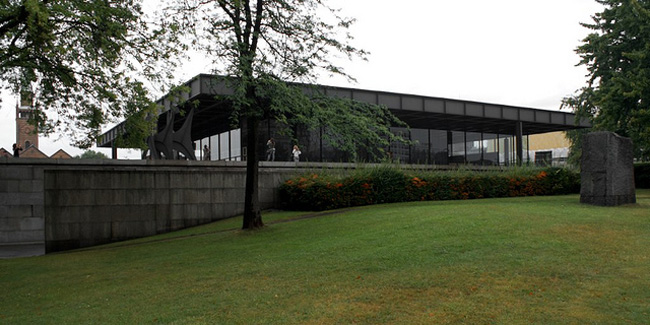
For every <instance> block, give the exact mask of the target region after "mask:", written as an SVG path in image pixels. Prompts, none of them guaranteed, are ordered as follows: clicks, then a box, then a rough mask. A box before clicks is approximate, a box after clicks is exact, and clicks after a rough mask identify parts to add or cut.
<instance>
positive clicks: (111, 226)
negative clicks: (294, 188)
mask: <svg viewBox="0 0 650 325" xmlns="http://www.w3.org/2000/svg"><path fill="white" fill-rule="evenodd" d="M264 164H265V167H262V168H260V188H259V197H260V204H261V206H262V208H272V207H274V206H275V202H276V199H277V197H278V190H277V188H278V186H279V184H280V183H281V182H282V181H284V180H285V179H287V178H288V177H290V176H291V175H293V174H295V173H297V172H298V171H299V170H298V169H296V168H295V167H296V166H295V164H293V163H264ZM245 172H246V171H245V163H244V162H195V161H171V162H165V161H115V160H101V161H98V160H95V161H93V160H57V159H23V158H20V159H12V158H2V159H0V257H11V256H14V255H25V252H22V253H21V252H20V249H19V248H23V249H24V248H25V247H28V248H29V250H28V252H29V253H27V255H40V254H43V253H45V252H54V251H60V250H67V249H73V248H80V247H87V246H93V245H98V244H104V243H109V242H114V241H120V240H126V239H132V238H139V237H144V236H150V235H155V234H159V233H164V232H168V231H173V230H178V229H182V228H187V227H191V226H195V225H200V224H205V223H209V222H212V221H216V220H220V219H224V218H229V217H233V216H236V215H239V214H241V213H243V206H244V186H245V178H246V175H245Z"/></svg>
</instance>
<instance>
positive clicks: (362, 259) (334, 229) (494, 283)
mask: <svg viewBox="0 0 650 325" xmlns="http://www.w3.org/2000/svg"><path fill="white" fill-rule="evenodd" d="M637 199H638V202H639V203H638V204H637V205H629V206H623V207H614V208H611V207H610V208H607V207H594V206H588V205H582V204H580V203H578V201H579V198H578V196H576V195H572V196H557V197H526V198H507V199H486V200H471V201H447V202H418V203H403V204H391V205H378V206H370V207H362V208H357V209H352V210H346V211H339V212H340V213H334V214H323V215H320V216H316V217H313V218H302V219H301V218H300V217H301V216H303V215H310V216H314V215H313V214H311V213H295V212H292V213H284V212H269V213H266V214H265V216H264V217H265V220H266V221H267V222H270V221H277V220H283V219H285V220H286V219H295V220H293V221H291V222H283V223H273V224H270V225H269V226H267V227H266V228H264V229H263V230H260V231H255V232H242V231H239V230H236V228H238V227H239V223H240V220H239V219H237V220H227V221H224V222H219V223H215V224H211V225H206V226H202V227H198V228H194V229H188V230H185V231H182V232H178V233H174V234H167V235H165V236H159V237H150V238H146V239H141V240H139V241H131V242H123V243H118V244H113V245H110V246H102V247H97V248H93V249H86V250H80V251H73V252H67V253H60V254H52V255H46V256H41V257H33V258H19V259H11V260H0V292H1V294H0V323H4V324H38V323H51V324H66V323H67V324H77V323H85V324H141V323H165V324H195V323H205V324H333V323H340V324H347V323H365V324H377V323H393V324H435V323H468V324H522V323H542V324H567V323H568V324H585V323H599V324H618V323H636V324H647V323H648V322H649V321H650V191H645V190H644V191H639V192H638V197H637ZM229 229H231V230H229Z"/></svg>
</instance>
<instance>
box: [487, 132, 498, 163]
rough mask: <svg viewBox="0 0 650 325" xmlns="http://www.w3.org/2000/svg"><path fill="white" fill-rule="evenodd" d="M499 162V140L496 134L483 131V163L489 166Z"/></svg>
mask: <svg viewBox="0 0 650 325" xmlns="http://www.w3.org/2000/svg"><path fill="white" fill-rule="evenodd" d="M498 164H499V141H497V135H496V134H492V133H483V165H487V166H491V165H498Z"/></svg>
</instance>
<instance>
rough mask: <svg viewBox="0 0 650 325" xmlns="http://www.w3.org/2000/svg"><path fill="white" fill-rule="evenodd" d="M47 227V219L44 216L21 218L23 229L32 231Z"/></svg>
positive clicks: (21, 228)
mask: <svg viewBox="0 0 650 325" xmlns="http://www.w3.org/2000/svg"><path fill="white" fill-rule="evenodd" d="M44 229H45V220H43V218H22V219H20V230H21V231H32V230H40V231H43V230H44Z"/></svg>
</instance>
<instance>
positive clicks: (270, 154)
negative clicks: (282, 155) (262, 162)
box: [266, 138, 275, 161]
mask: <svg viewBox="0 0 650 325" xmlns="http://www.w3.org/2000/svg"><path fill="white" fill-rule="evenodd" d="M266 161H275V140H274V139H273V138H270V139H269V141H266Z"/></svg>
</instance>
